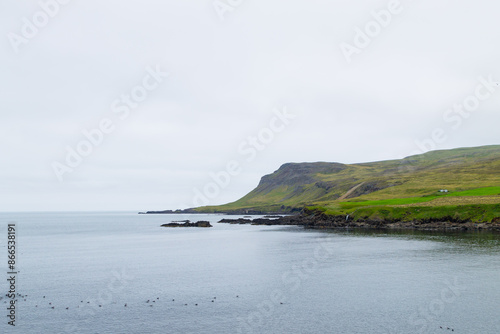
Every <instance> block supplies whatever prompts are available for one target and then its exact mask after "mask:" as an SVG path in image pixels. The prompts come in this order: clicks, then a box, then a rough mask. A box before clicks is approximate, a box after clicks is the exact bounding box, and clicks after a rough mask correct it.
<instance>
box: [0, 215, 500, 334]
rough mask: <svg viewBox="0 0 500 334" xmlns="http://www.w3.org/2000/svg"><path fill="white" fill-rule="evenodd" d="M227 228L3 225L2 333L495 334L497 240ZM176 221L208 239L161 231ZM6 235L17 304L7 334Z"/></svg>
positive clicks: (130, 221) (71, 222) (41, 220)
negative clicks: (12, 246) (10, 231)
mask: <svg viewBox="0 0 500 334" xmlns="http://www.w3.org/2000/svg"><path fill="white" fill-rule="evenodd" d="M223 217H224V216H222V215H139V214H137V213H135V212H107V213H106V212H72V213H1V214H0V221H1V225H0V226H2V227H0V229H1V230H0V253H1V255H0V259H3V260H1V261H0V270H1V271H2V272H3V273H4V275H3V277H4V278H5V279H2V281H1V283H0V291H1V296H2V299H1V300H0V305H1V306H2V307H1V310H0V313H1V314H2V317H1V318H0V319H3V320H2V321H1V322H2V323H1V324H0V332H1V333H11V332H12V333H23V334H24V333H220V334H225V333H447V332H450V333H451V330H452V329H453V330H454V332H456V333H482V334H483V333H492V334H493V333H499V332H500V317H499V309H500V237H499V235H498V234H491V233H443V232H418V231H367V230H348V231H346V230H311V229H304V228H302V227H298V226H251V225H229V224H219V223H217V222H218V221H219V220H220V219H222V218H223ZM232 218H237V217H232ZM185 219H189V220H191V221H198V220H208V221H210V222H211V224H212V225H213V227H212V228H163V227H160V225H161V224H164V223H169V222H171V221H174V220H185ZM8 223H15V226H16V242H17V248H16V261H17V262H16V270H18V274H17V277H16V293H19V294H20V295H21V296H23V297H19V296H18V297H17V302H16V321H15V325H16V326H15V327H13V326H11V325H8V321H9V318H8V317H7V315H8V313H9V311H8V310H7V307H8V305H9V299H8V298H7V297H6V296H5V294H8V290H9V288H10V286H9V283H8V282H7V279H8V278H9V276H8V275H7V272H8V271H9V268H8V264H7V260H8V259H7V224H8ZM2 230H3V232H1V231H2ZM125 305H126V306H125ZM448 328H449V329H448Z"/></svg>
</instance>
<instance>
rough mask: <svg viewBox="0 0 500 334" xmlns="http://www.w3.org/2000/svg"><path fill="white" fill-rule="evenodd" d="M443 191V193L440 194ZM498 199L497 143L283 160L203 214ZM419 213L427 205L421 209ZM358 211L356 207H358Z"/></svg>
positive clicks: (336, 209)
mask: <svg viewBox="0 0 500 334" xmlns="http://www.w3.org/2000/svg"><path fill="white" fill-rule="evenodd" d="M440 189H447V190H448V191H449V192H448V193H440V192H439V190H440ZM498 203H500V146H498V145H497V146H483V147H473V148H459V149H453V150H442V151H432V152H428V153H425V154H421V155H417V156H411V157H407V158H405V159H401V160H391V161H380V162H372V163H361V164H340V163H327V162H317V163H287V164H284V165H283V166H281V167H280V168H279V169H278V170H277V171H276V172H274V173H273V174H270V175H266V176H264V177H263V178H262V180H261V182H260V183H259V185H258V186H257V188H255V189H254V190H253V191H251V192H250V193H249V194H248V195H246V196H244V197H243V198H241V199H240V200H238V201H236V202H233V203H229V204H226V205H221V206H211V207H203V208H198V209H197V210H198V211H204V212H231V211H242V210H249V211H262V212H269V211H283V212H286V211H290V210H291V209H292V208H297V209H300V208H303V207H306V206H316V207H320V208H324V209H325V210H326V211H327V212H329V213H332V214H333V213H338V214H344V213H352V212H354V211H356V210H357V211H359V210H361V209H363V208H369V207H382V206H384V207H385V206H389V207H404V206H416V205H419V206H422V207H432V206H440V207H445V206H451V207H454V206H461V205H474V204H481V205H486V204H488V205H489V204H498ZM423 210H424V211H425V210H426V209H423ZM359 212H361V211H359Z"/></svg>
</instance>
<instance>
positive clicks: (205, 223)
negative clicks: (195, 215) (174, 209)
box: [162, 220, 212, 227]
mask: <svg viewBox="0 0 500 334" xmlns="http://www.w3.org/2000/svg"><path fill="white" fill-rule="evenodd" d="M162 227H212V225H211V224H210V222H208V221H204V220H202V221H198V222H196V223H190V222H189V220H187V221H184V223H182V222H172V223H169V224H163V225H162Z"/></svg>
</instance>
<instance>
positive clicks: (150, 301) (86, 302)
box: [0, 293, 284, 310]
mask: <svg viewBox="0 0 500 334" xmlns="http://www.w3.org/2000/svg"><path fill="white" fill-rule="evenodd" d="M8 296H9V295H8V294H5V297H8ZM16 297H18V298H16V300H17V301H19V298H20V299H21V300H24V301H26V297H28V295H23V294H20V293H16ZM3 298H4V297H0V302H1V301H2V299H3ZM42 298H43V299H45V300H46V301H44V304H40V306H43V305H45V306H48V307H49V308H51V309H55V306H54V305H53V304H52V302H48V301H47V299H46V298H45V296H43V297H42ZM236 298H240V296H238V295H237V296H236ZM5 299H6V300H5V301H4V304H7V303H9V302H10V300H11V299H10V298H5ZM216 300H217V297H213V298H212V299H211V300H210V301H211V302H212V303H215V301H216ZM159 301H160V297H156V299H148V300H146V301H145V302H144V303H145V304H147V305H148V306H149V307H153V306H154V305H156V302H159ZM171 302H175V299H172V300H171ZM91 303H92V302H91V301H83V300H81V301H80V304H79V305H77V306H76V308H80V305H85V304H91ZM112 304H117V303H116V302H113V303H112ZM280 304H281V305H283V304H284V303H280ZM191 305H194V306H198V303H195V304H191ZM97 306H98V307H103V306H105V305H103V304H97ZM128 306H129V304H128V303H125V304H124V305H123V307H128ZM184 306H189V304H184ZM35 307H36V308H38V304H35ZM65 309H66V310H69V309H70V307H69V306H68V307H65Z"/></svg>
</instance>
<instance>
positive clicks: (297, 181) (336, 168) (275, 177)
mask: <svg viewBox="0 0 500 334" xmlns="http://www.w3.org/2000/svg"><path fill="white" fill-rule="evenodd" d="M346 168H347V167H346V165H343V164H339V163H328V162H315V163H286V164H284V165H282V166H281V167H280V168H279V169H278V170H277V171H276V172H274V173H273V174H270V175H266V176H264V177H262V179H261V180H260V183H259V185H258V186H257V188H256V189H255V192H256V193H262V194H266V193H269V192H271V191H273V190H275V189H278V188H280V187H283V186H287V187H302V186H304V185H307V184H311V183H314V182H316V181H317V180H318V177H317V174H336V173H339V172H341V171H343V170H345V169H346Z"/></svg>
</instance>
